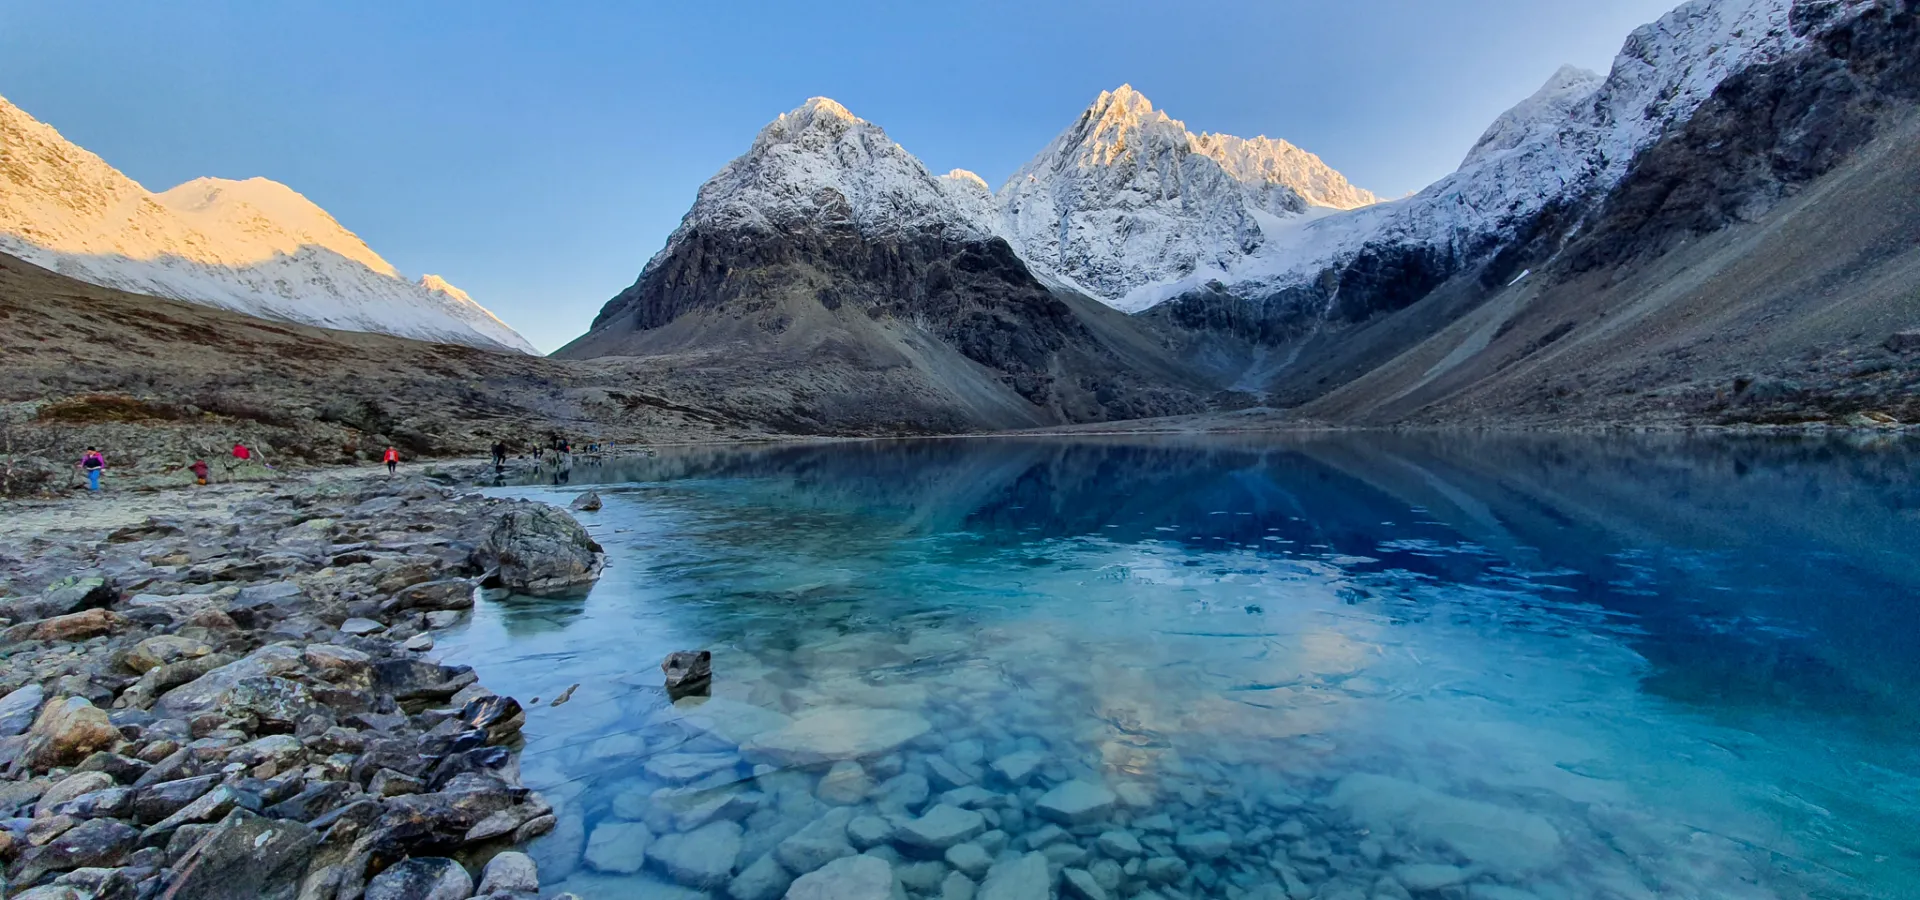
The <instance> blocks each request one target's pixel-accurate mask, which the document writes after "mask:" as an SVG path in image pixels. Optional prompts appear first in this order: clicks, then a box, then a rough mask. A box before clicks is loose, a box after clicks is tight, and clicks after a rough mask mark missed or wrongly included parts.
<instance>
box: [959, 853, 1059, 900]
mask: <svg viewBox="0 0 1920 900" xmlns="http://www.w3.org/2000/svg"><path fill="white" fill-rule="evenodd" d="M1052 896H1053V874H1052V873H1051V872H1049V871H1047V857H1046V855H1045V854H1041V853H1029V854H1027V855H1025V856H1021V857H1016V858H1014V859H1010V860H1004V861H1002V862H998V863H994V865H993V868H992V869H990V870H988V872H987V880H986V882H984V883H983V884H981V885H980V891H979V893H977V894H974V900H1051V898H1052Z"/></svg>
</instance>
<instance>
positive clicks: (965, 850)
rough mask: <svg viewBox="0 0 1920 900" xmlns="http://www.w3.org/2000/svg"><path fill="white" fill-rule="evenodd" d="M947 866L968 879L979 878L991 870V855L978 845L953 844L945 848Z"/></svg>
mask: <svg viewBox="0 0 1920 900" xmlns="http://www.w3.org/2000/svg"><path fill="white" fill-rule="evenodd" d="M946 860H947V865H950V866H952V867H954V868H955V869H957V870H959V871H960V872H961V873H962V874H964V875H966V876H967V877H968V878H979V877H981V876H983V875H986V874H987V870H988V869H991V868H993V854H991V853H988V852H987V850H986V848H985V847H982V846H980V845H979V844H974V843H966V844H955V845H954V846H952V847H949V848H947V854H946Z"/></svg>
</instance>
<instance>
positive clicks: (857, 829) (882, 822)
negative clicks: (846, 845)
mask: <svg viewBox="0 0 1920 900" xmlns="http://www.w3.org/2000/svg"><path fill="white" fill-rule="evenodd" d="M847 839H848V840H851V841H852V842H853V846H854V847H856V848H858V849H861V850H865V849H867V848H869V847H877V846H879V845H881V844H884V843H886V842H888V841H891V840H893V823H892V822H889V821H887V820H886V819H883V818H880V817H879V816H857V817H855V818H854V820H853V821H851V822H848V823H847Z"/></svg>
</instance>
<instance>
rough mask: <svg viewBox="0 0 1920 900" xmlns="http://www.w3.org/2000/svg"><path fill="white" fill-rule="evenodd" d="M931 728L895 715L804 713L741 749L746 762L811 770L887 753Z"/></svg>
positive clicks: (891, 712) (904, 714)
mask: <svg viewBox="0 0 1920 900" xmlns="http://www.w3.org/2000/svg"><path fill="white" fill-rule="evenodd" d="M932 728H933V724H932V723H930V722H928V721H927V720H926V719H925V718H924V717H922V716H920V715H919V714H917V713H910V712H904V711H902V710H897V709H828V710H821V711H818V712H813V713H808V714H806V715H803V716H801V717H800V718H798V719H795V720H793V722H792V723H791V724H789V725H787V726H786V727H784V728H781V729H778V730H776V731H770V732H766V733H764V734H761V735H758V736H756V737H755V738H753V739H752V740H751V741H750V742H748V743H747V744H745V745H744V746H742V747H741V754H742V755H744V756H745V757H746V758H747V759H748V761H750V762H764V763H770V764H773V765H780V766H815V765H822V764H825V763H832V762H839V761H840V760H844V759H862V758H865V757H870V756H879V755H881V754H884V753H889V752H892V751H893V750H894V749H896V748H898V747H899V746H900V745H901V744H905V743H906V742H908V741H911V740H913V739H914V738H917V737H919V736H921V735H923V734H926V733H927V732H928V731H929V730H931V729H932Z"/></svg>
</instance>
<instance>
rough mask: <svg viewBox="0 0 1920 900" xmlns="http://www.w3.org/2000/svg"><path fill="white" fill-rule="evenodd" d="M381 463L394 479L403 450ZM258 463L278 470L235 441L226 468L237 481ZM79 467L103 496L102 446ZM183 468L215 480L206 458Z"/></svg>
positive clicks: (390, 451)
mask: <svg viewBox="0 0 1920 900" xmlns="http://www.w3.org/2000/svg"><path fill="white" fill-rule="evenodd" d="M380 461H381V462H382V463H384V464H386V467H387V476H388V477H392V476H393V475H394V474H395V473H396V472H397V471H398V470H399V468H400V451H399V450H397V449H395V448H393V447H392V446H388V447H387V449H386V450H384V451H382V452H381V454H380ZM255 464H258V465H259V466H261V467H262V468H265V469H268V470H274V469H275V467H274V465H273V464H272V463H270V462H267V460H266V458H265V457H263V456H261V455H260V451H259V450H258V449H257V448H254V447H249V446H247V444H246V442H244V441H235V442H234V444H233V449H232V450H231V451H229V453H228V455H227V458H226V465H225V469H226V473H227V480H228V481H233V480H234V479H235V477H236V476H237V475H238V474H239V472H240V470H241V469H242V468H244V467H246V466H249V465H255ZM75 467H76V468H78V469H79V470H80V472H81V474H83V475H85V476H86V479H87V490H88V491H90V492H93V493H99V491H100V479H101V478H102V477H103V476H105V475H106V473H107V455H106V454H105V453H103V452H101V450H100V448H99V447H88V448H87V449H86V452H84V453H82V454H80V462H79V463H77V464H76V466H75ZM183 469H184V470H186V471H188V472H192V473H193V483H194V484H195V485H198V486H202V487H204V486H206V485H207V484H209V483H210V482H211V480H212V474H213V467H212V466H210V465H208V464H207V461H206V460H205V459H195V460H194V461H192V462H190V463H187V464H185V465H182V466H176V467H175V468H173V469H171V470H169V471H180V470H183Z"/></svg>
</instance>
